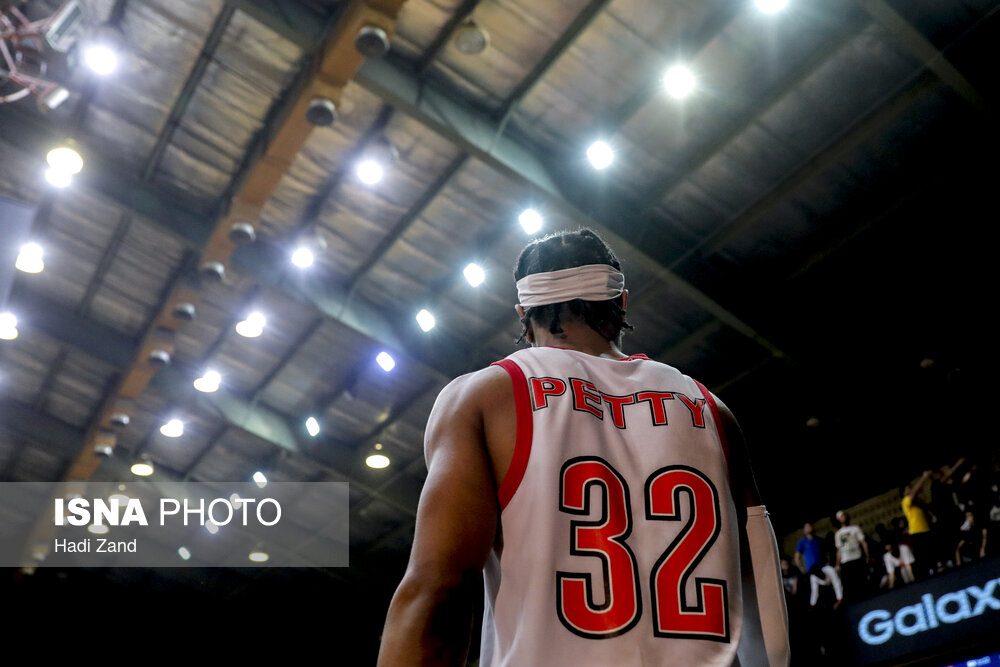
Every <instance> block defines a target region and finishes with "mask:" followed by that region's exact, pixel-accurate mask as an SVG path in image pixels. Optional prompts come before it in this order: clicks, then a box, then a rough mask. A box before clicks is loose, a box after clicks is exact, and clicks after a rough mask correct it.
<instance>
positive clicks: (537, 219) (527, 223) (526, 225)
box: [517, 208, 544, 234]
mask: <svg viewBox="0 0 1000 667" xmlns="http://www.w3.org/2000/svg"><path fill="white" fill-rule="evenodd" d="M517 221H518V222H519V223H521V229H523V230H524V233H525V234H535V233H537V232H538V231H540V230H541V229H542V225H543V224H544V221H543V220H542V214H541V213H539V212H538V211H536V210H535V209H533V208H526V209H524V211H522V212H521V215H519V216H517Z"/></svg>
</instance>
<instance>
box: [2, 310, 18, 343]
mask: <svg viewBox="0 0 1000 667" xmlns="http://www.w3.org/2000/svg"><path fill="white" fill-rule="evenodd" d="M15 338H17V317H15V316H14V313H0V340H14V339H15Z"/></svg>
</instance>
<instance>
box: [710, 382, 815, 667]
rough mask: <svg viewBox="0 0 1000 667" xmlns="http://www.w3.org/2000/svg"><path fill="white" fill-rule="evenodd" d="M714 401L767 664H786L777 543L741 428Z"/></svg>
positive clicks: (785, 615) (786, 641) (785, 627)
mask: <svg viewBox="0 0 1000 667" xmlns="http://www.w3.org/2000/svg"><path fill="white" fill-rule="evenodd" d="M715 402H716V405H717V406H718V408H719V417H720V419H721V421H722V428H723V433H724V435H725V438H726V442H727V444H728V446H729V475H730V483H731V486H732V489H733V498H734V499H736V501H737V508H738V509H741V508H740V507H739V506H740V502H739V499H740V498H743V499H744V501H745V503H746V509H745V510H742V509H741V511H740V512H739V514H740V515H741V518H740V521H741V524H743V525H741V539H744V538H745V539H746V542H747V545H748V547H749V551H750V563H751V569H752V571H753V584H754V589H755V591H756V593H757V609H758V613H759V617H760V627H761V631H762V633H763V638H764V646H765V649H766V652H767V657H768V664H769V665H770V666H771V667H778V666H786V665H788V664H789V660H790V649H789V638H788V611H787V609H786V608H785V593H784V587H783V586H782V582H781V558H780V555H779V552H778V542H777V539H776V538H775V536H774V529H773V528H772V527H771V520H770V518H769V517H768V515H767V511H766V510H765V509H764V506H763V504H762V503H761V498H760V490H759V489H758V488H757V481H756V479H755V478H754V475H753V469H752V467H751V465H750V456H749V454H748V452H747V446H746V440H745V439H744V438H743V431H742V430H741V429H740V426H739V423H738V422H737V421H736V417H734V416H733V413H732V412H731V411H730V410H729V408H728V407H727V406H726V404H725V403H723V402H722V401H720V400H719V399H718V397H716V398H715ZM796 555H797V554H796Z"/></svg>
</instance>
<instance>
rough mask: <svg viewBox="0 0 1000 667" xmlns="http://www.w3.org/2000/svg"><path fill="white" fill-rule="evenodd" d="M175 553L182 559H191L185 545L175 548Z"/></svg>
mask: <svg viewBox="0 0 1000 667" xmlns="http://www.w3.org/2000/svg"><path fill="white" fill-rule="evenodd" d="M177 555H178V556H180V557H181V558H183V559H184V560H191V552H190V551H188V548H187V547H181V548H179V549H178V550H177Z"/></svg>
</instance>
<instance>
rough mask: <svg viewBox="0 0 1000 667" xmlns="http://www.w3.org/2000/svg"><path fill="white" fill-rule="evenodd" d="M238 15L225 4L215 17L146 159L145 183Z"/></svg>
mask: <svg viewBox="0 0 1000 667" xmlns="http://www.w3.org/2000/svg"><path fill="white" fill-rule="evenodd" d="M235 12H236V8H235V7H233V6H231V5H225V6H223V7H222V10H221V11H220V12H219V14H218V16H216V17H215V22H214V23H213V24H212V29H211V30H210V31H209V33H208V37H206V39H205V43H204V44H203V45H202V47H201V52H200V53H199V54H198V58H197V59H196V60H195V62H194V66H193V67H192V68H191V72H190V73H189V74H188V76H187V79H186V80H185V81H184V86H183V87H182V88H181V91H180V93H178V95H177V97H176V98H175V99H174V104H173V106H172V107H171V108H170V114H169V115H168V116H167V121H166V122H165V123H164V124H163V129H162V130H161V131H160V135H159V136H158V137H157V138H156V144H155V145H154V146H153V150H152V152H151V153H150V155H149V159H148V160H146V168H145V169H144V170H143V173H142V180H144V181H148V180H150V179H151V178H152V177H153V173H154V172H155V171H156V168H157V167H158V166H159V164H160V158H162V157H163V153H164V152H165V151H166V150H167V146H168V145H169V144H170V140H171V139H172V138H173V136H174V131H175V130H176V129H177V126H178V125H180V122H181V118H182V117H183V116H184V114H185V112H187V108H188V106H189V105H190V104H191V100H192V98H193V97H194V94H195V92H197V90H198V85H199V84H200V83H201V80H202V77H203V76H204V75H205V70H207V69H208V65H209V63H211V62H212V57H213V56H214V55H215V51H216V49H218V48H219V44H220V43H221V42H222V36H223V35H224V34H225V32H226V28H227V27H228V26H229V21H230V19H232V17H233V14H234V13H235Z"/></svg>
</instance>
